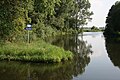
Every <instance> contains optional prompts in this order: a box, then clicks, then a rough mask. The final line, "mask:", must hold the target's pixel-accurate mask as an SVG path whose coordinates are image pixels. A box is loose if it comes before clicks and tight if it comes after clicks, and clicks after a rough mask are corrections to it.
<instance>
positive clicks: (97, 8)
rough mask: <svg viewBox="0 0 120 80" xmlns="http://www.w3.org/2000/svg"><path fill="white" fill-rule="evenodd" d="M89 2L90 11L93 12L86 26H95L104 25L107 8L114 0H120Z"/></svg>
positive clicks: (91, 0)
mask: <svg viewBox="0 0 120 80" xmlns="http://www.w3.org/2000/svg"><path fill="white" fill-rule="evenodd" d="M89 1H90V3H91V9H90V10H91V11H93V12H94V15H93V16H92V18H93V19H92V21H91V22H89V23H88V25H87V27H91V26H96V27H104V26H105V20H106V17H107V14H108V12H109V9H110V8H111V6H112V5H113V4H115V2H116V1H120V0H89Z"/></svg>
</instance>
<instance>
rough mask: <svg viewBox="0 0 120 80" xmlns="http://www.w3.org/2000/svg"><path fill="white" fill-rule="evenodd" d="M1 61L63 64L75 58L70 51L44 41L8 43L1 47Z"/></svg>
mask: <svg viewBox="0 0 120 80" xmlns="http://www.w3.org/2000/svg"><path fill="white" fill-rule="evenodd" d="M0 46H1V47H0V60H8V61H10V60H12V61H30V62H47V63H48V62H51V63H53V62H61V61H66V60H70V59H72V58H73V54H72V52H70V51H65V50H64V49H63V48H59V47H56V46H53V45H51V44H49V43H46V42H44V41H42V40H38V41H34V42H31V43H25V42H19V43H18V42H17V43H10V42H6V43H4V44H1V45H0Z"/></svg>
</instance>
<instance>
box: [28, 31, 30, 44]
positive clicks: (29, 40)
mask: <svg viewBox="0 0 120 80" xmlns="http://www.w3.org/2000/svg"><path fill="white" fill-rule="evenodd" d="M28 43H30V34H29V30H28Z"/></svg>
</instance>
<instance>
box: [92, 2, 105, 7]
mask: <svg viewBox="0 0 120 80" xmlns="http://www.w3.org/2000/svg"><path fill="white" fill-rule="evenodd" d="M90 3H91V5H95V6H96V7H97V6H99V7H101V6H103V0H90Z"/></svg>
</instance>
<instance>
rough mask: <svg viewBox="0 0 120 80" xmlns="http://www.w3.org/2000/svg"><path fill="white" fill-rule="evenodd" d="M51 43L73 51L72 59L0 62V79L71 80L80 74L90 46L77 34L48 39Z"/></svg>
mask: <svg viewBox="0 0 120 80" xmlns="http://www.w3.org/2000/svg"><path fill="white" fill-rule="evenodd" d="M49 41H50V42H51V43H52V44H55V45H57V46H60V47H63V48H65V49H66V50H71V51H72V52H74V54H75V56H74V60H72V61H68V62H62V63H57V64H40V63H34V64H33V63H20V62H5V61H4V62H0V75H1V76H0V80H71V79H73V77H75V76H77V75H80V74H82V73H83V72H84V71H85V67H86V66H87V65H88V64H89V62H90V57H89V54H90V53H91V50H90V46H86V42H84V41H83V40H79V39H78V36H77V35H75V36H74V37H73V36H63V37H59V38H56V39H55V38H53V40H49Z"/></svg>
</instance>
